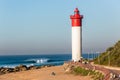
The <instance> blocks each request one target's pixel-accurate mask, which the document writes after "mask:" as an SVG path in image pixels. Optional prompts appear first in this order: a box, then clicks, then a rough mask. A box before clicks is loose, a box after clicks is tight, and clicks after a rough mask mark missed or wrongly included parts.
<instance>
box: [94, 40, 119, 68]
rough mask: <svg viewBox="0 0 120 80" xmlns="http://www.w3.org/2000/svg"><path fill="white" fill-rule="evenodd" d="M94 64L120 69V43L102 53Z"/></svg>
mask: <svg viewBox="0 0 120 80" xmlns="http://www.w3.org/2000/svg"><path fill="white" fill-rule="evenodd" d="M94 63H95V64H100V65H107V66H114V67H120V41H118V42H117V43H116V44H115V45H114V46H112V47H109V48H108V49H106V51H105V52H103V53H101V54H100V56H98V57H97V58H96V59H94Z"/></svg>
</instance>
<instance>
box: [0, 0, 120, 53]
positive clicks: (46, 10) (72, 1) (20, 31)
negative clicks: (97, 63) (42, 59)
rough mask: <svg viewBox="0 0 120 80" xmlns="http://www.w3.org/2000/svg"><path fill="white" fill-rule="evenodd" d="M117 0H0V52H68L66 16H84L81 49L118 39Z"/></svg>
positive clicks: (119, 17)
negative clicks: (77, 14) (75, 13)
mask: <svg viewBox="0 0 120 80" xmlns="http://www.w3.org/2000/svg"><path fill="white" fill-rule="evenodd" d="M119 3H120V0H0V54H1V55H3V54H6V55H7V54H48V53H71V23H70V18H69V16H70V15H71V14H73V11H74V9H75V8H76V7H78V8H79V10H80V13H81V14H82V15H84V18H83V26H82V30H83V52H103V51H105V49H106V48H107V47H109V46H112V45H114V43H115V42H117V41H118V40H119V39H120V22H119V21H120V5H119Z"/></svg>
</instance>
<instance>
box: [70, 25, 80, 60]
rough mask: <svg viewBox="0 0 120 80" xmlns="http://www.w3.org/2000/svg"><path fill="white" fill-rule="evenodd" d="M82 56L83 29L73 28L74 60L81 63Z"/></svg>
mask: <svg viewBox="0 0 120 80" xmlns="http://www.w3.org/2000/svg"><path fill="white" fill-rule="evenodd" d="M81 54H82V27H80V26H79V27H78V26H76V27H72V60H73V61H79V60H80V59H81Z"/></svg>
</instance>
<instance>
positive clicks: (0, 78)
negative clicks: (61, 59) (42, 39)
mask: <svg viewBox="0 0 120 80" xmlns="http://www.w3.org/2000/svg"><path fill="white" fill-rule="evenodd" d="M52 72H54V73H55V75H52V74H51V73H52ZM0 80H90V76H80V75H74V74H68V73H65V71H64V68H63V66H53V67H45V68H41V69H35V70H28V71H21V72H16V73H9V74H4V75H0Z"/></svg>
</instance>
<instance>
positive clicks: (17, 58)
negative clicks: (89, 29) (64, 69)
mask: <svg viewBox="0 0 120 80" xmlns="http://www.w3.org/2000/svg"><path fill="white" fill-rule="evenodd" d="M71 56H72V55H71V54H49V55H5V56H0V67H11V68H14V67H15V66H18V65H20V64H23V65H27V66H33V65H34V66H43V65H62V64H63V63H64V62H65V61H71ZM82 56H83V58H86V59H93V58H95V57H97V56H98V54H96V53H94V54H82Z"/></svg>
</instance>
